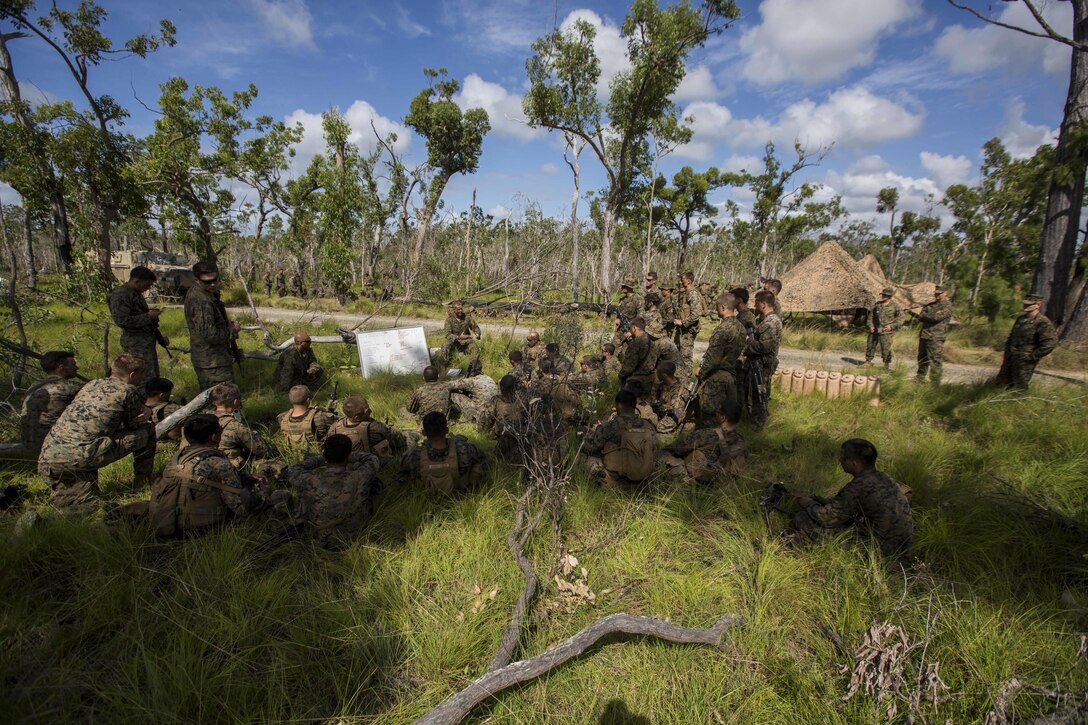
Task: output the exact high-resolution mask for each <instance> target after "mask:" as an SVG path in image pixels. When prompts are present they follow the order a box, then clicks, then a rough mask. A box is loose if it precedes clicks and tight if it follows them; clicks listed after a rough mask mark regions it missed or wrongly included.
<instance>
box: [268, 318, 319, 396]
mask: <svg viewBox="0 0 1088 725" xmlns="http://www.w3.org/2000/svg"><path fill="white" fill-rule="evenodd" d="M324 377H325V371H324V369H322V367H321V365H320V364H319V363H318V362H317V356H316V355H314V351H313V347H312V343H311V341H310V336H309V335H308V334H307V333H305V332H296V333H295V342H294V344H293V345H292V346H291V347H289V348H287V349H286V350H284V351H283V353H282V354H281V355H280V359H279V361H278V362H277V363H276V386H277V387H278V388H279V389H280V390H281V391H282V392H284V393H286V392H287V391H288V390H290V389H291V388H293V387H295V386H296V385H305V386H306V387H308V388H311V389H313V388H315V387H316V386H317V385H319V384H320V383H321V380H322V378H324Z"/></svg>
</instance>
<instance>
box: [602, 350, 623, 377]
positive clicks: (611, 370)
mask: <svg viewBox="0 0 1088 725" xmlns="http://www.w3.org/2000/svg"><path fill="white" fill-rule="evenodd" d="M602 364H603V365H604V372H605V375H608V376H609V377H612V376H613V375H615V376H618V375H619V374H620V368H622V367H623V363H621V362H620V359H619V358H618V357H617V356H615V355H613V356H612V357H610V358H608V359H607V360H605V361H604V362H603V363H602Z"/></svg>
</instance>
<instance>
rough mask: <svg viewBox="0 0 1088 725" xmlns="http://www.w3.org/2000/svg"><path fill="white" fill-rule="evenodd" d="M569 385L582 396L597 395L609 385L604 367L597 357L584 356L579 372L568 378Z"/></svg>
mask: <svg viewBox="0 0 1088 725" xmlns="http://www.w3.org/2000/svg"><path fill="white" fill-rule="evenodd" d="M567 383H569V384H570V386H571V387H572V388H574V389H575V390H577V391H578V392H579V393H582V394H587V393H588V394H591V395H593V394H596V393H599V392H600V391H601V390H604V388H605V386H606V385H608V376H607V375H606V374H605V371H604V365H603V364H602V363H601V359H600V358H599V357H597V356H596V355H583V356H582V359H581V361H580V362H579V370H578V372H575V373H571V374H570V375H568V376H567Z"/></svg>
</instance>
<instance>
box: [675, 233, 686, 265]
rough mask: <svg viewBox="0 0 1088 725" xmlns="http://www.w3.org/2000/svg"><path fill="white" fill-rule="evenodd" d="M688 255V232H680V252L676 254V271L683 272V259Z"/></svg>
mask: <svg viewBox="0 0 1088 725" xmlns="http://www.w3.org/2000/svg"><path fill="white" fill-rule="evenodd" d="M687 256H688V233H687V232H684V231H681V232H680V254H678V255H677V256H676V273H677V274H683V273H684V260H685V259H686V258H687Z"/></svg>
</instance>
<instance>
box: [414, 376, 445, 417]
mask: <svg viewBox="0 0 1088 725" xmlns="http://www.w3.org/2000/svg"><path fill="white" fill-rule="evenodd" d="M407 410H408V412H409V413H411V414H412V415H414V416H415V417H416V418H418V419H419V420H423V416H425V415H426V414H427V413H431V412H437V413H441V414H442V415H445V416H448V415H449V413H450V385H449V383H447V382H445V381H442V380H438V381H435V382H433V383H423V385H420V386H419V387H418V388H416V389H415V392H414V393H412V397H411V398H410V399H409V400H408V406H407Z"/></svg>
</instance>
